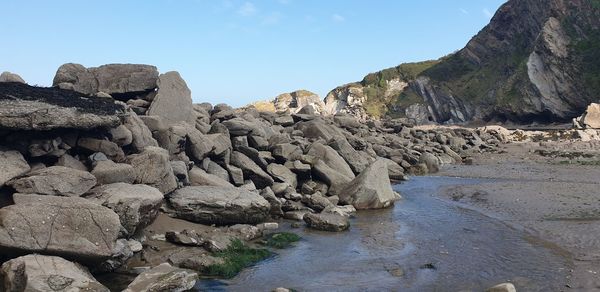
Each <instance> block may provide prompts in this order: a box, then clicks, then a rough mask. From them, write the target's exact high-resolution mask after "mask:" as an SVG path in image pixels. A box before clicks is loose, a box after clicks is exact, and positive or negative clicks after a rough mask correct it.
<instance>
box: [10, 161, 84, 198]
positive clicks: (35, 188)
mask: <svg viewBox="0 0 600 292" xmlns="http://www.w3.org/2000/svg"><path fill="white" fill-rule="evenodd" d="M8 184H9V185H10V186H11V187H13V188H14V189H15V190H17V192H19V193H26V194H41V195H53V196H67V197H78V196H81V195H83V194H84V193H85V192H87V191H89V190H90V189H91V188H92V187H94V186H95V185H96V177H94V175H92V174H91V173H89V172H87V171H81V170H77V169H73V168H68V167H64V166H51V167H47V168H43V169H39V170H36V171H33V172H31V173H29V174H28V175H27V176H26V177H23V178H19V179H16V180H13V181H11V182H9V183H8Z"/></svg>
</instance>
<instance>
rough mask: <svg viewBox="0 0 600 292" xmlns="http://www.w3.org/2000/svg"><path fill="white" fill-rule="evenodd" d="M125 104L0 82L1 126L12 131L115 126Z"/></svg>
mask: <svg viewBox="0 0 600 292" xmlns="http://www.w3.org/2000/svg"><path fill="white" fill-rule="evenodd" d="M124 114H125V107H124V106H123V105H119V104H116V103H115V102H114V101H112V100H108V99H101V98H89V97H87V96H82V95H81V94H80V93H77V92H74V91H70V90H63V89H59V88H43V87H34V86H29V85H26V84H21V83H14V82H9V83H3V82H0V127H2V128H6V129H12V130H40V131H45V130H52V129H58V128H70V129H84V130H89V129H94V128H99V127H107V128H111V127H116V126H118V125H119V124H120V123H121V117H122V116H124Z"/></svg>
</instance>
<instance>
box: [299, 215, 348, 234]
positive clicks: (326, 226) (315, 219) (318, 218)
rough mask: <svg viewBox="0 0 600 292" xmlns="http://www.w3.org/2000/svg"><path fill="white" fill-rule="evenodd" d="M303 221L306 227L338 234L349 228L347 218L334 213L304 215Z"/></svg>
mask: <svg viewBox="0 0 600 292" xmlns="http://www.w3.org/2000/svg"><path fill="white" fill-rule="evenodd" d="M303 219H304V222H306V225H307V226H308V227H310V228H313V229H316V230H321V231H331V232H340V231H344V230H347V229H348V228H349V227H350V221H349V220H348V217H346V216H341V215H338V214H334V213H320V214H313V213H306V214H305V215H304V218H303Z"/></svg>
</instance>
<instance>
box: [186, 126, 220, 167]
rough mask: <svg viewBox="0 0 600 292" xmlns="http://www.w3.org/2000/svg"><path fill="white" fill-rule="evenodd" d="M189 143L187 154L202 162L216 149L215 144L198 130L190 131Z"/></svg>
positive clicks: (188, 134) (188, 135)
mask: <svg viewBox="0 0 600 292" xmlns="http://www.w3.org/2000/svg"><path fill="white" fill-rule="evenodd" d="M187 142H188V143H187V145H186V148H187V151H186V152H187V153H188V154H189V155H190V157H191V158H193V159H194V160H196V161H202V160H203V159H204V158H206V157H207V156H208V155H209V154H210V153H211V152H212V151H213V149H214V148H215V144H214V142H213V141H212V140H210V139H209V138H208V137H207V136H206V135H204V134H202V132H200V131H198V130H196V129H190V130H189V131H188V133H187Z"/></svg>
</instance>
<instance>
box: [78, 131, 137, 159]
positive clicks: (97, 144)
mask: <svg viewBox="0 0 600 292" xmlns="http://www.w3.org/2000/svg"><path fill="white" fill-rule="evenodd" d="M77 146H78V147H80V148H82V149H85V150H88V151H90V152H100V153H104V155H106V157H108V158H110V159H111V160H114V161H118V162H120V161H123V160H125V153H124V152H123V149H121V147H119V145H117V144H116V143H114V142H111V141H108V140H104V139H96V138H90V137H82V138H79V140H77Z"/></svg>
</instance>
